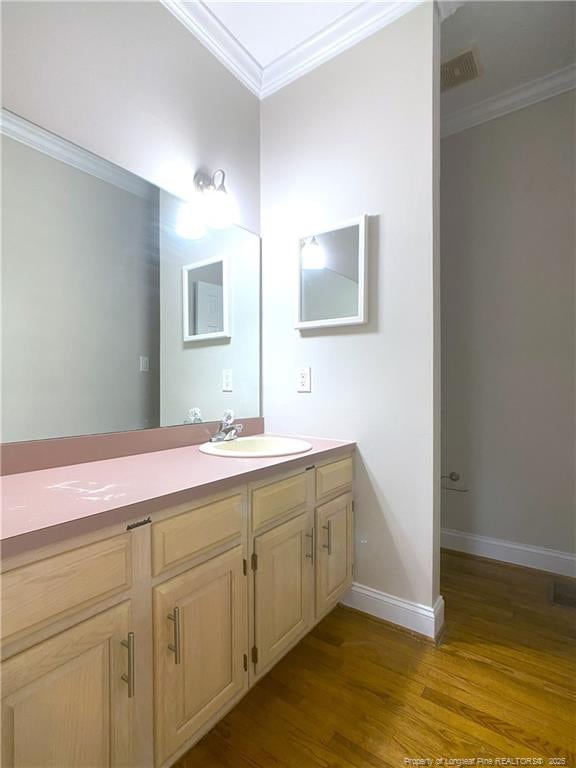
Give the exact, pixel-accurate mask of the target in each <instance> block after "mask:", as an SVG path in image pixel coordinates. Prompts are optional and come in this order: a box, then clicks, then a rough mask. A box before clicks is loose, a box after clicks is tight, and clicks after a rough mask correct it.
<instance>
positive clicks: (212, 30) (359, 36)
mask: <svg viewBox="0 0 576 768" xmlns="http://www.w3.org/2000/svg"><path fill="white" fill-rule="evenodd" d="M423 1H424V0H348V2H343V1H342V0H251V1H250V0H160V2H161V3H163V5H165V6H166V8H167V9H168V10H169V11H170V12H171V13H173V14H174V15H175V16H176V17H177V18H178V19H179V20H180V21H181V22H182V24H184V25H185V26H186V27H188V29H189V30H190V31H191V32H192V33H193V34H194V35H195V36H196V37H197V38H198V39H199V40H201V42H203V43H204V45H206V47H207V48H208V49H209V50H210V51H212V53H213V54H214V55H215V56H217V57H218V58H219V59H220V61H222V63H223V64H224V65H225V66H226V67H228V69H230V70H231V71H232V72H233V73H234V74H235V75H236V76H237V77H238V79H239V80H241V81H242V82H243V83H244V85H246V86H247V87H248V88H249V89H250V90H251V91H252V92H253V93H255V94H256V95H257V96H258V97H260V98H265V97H266V96H269V95H270V94H271V93H274V91H277V90H278V89H279V88H282V87H283V86H284V85H287V84H288V83H290V82H292V81H293V80H295V79H296V78H298V77H301V76H302V75H303V74H305V73H306V72H309V71H310V70H311V69H314V68H315V67H317V66H319V65H320V64H322V63H323V62H324V61H327V60H328V59H330V58H332V57H333V56H336V55H337V54H338V53H341V52H342V51H344V50H346V49H347V48H350V46H352V45H355V44H356V43H358V42H359V41H360V40H363V39H364V38H366V37H368V36H369V35H371V34H373V33H374V32H376V31H377V30H379V29H382V27H384V26H386V25H387V24H390V23H391V22H392V21H394V20H395V19H398V18H400V16H403V15H404V14H406V13H409V12H410V11H411V10H413V9H414V8H415V7H417V6H418V5H420V4H421V2H423Z"/></svg>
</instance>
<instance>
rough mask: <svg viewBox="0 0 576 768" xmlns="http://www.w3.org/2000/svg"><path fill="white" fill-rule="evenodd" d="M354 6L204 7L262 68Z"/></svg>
mask: <svg viewBox="0 0 576 768" xmlns="http://www.w3.org/2000/svg"><path fill="white" fill-rule="evenodd" d="M361 4H362V3H361V2H360V0H357V1H356V2H347V3H342V2H326V0H324V2H306V3H302V2H258V3H256V2H243V1H239V2H218V0H207V2H206V6H207V7H208V8H209V9H210V10H211V11H212V13H213V14H214V15H215V16H216V17H217V18H218V19H219V21H220V22H221V23H222V24H224V26H225V27H226V28H227V29H228V30H229V31H230V32H231V33H232V35H233V36H234V37H235V38H236V39H237V40H238V42H239V43H240V44H241V45H242V46H243V47H244V48H245V49H246V51H247V52H248V53H249V54H250V55H251V56H252V57H253V58H254V59H255V60H256V61H257V62H258V64H259V65H260V66H261V67H267V66H269V65H270V64H272V62H274V61H276V60H277V59H279V58H280V57H282V56H283V55H284V54H286V53H288V52H289V51H291V50H293V49H294V48H296V47H298V46H300V45H302V43H303V42H305V41H306V40H308V39H309V38H311V37H312V36H314V35H317V34H318V33H319V32H321V31H322V30H323V29H325V28H326V27H327V26H328V25H330V24H332V23H333V22H335V21H336V20H337V19H342V17H343V16H345V15H347V14H348V12H349V11H352V10H354V8H356V7H357V6H359V5H361Z"/></svg>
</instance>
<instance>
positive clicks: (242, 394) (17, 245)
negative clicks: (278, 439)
mask: <svg viewBox="0 0 576 768" xmlns="http://www.w3.org/2000/svg"><path fill="white" fill-rule="evenodd" d="M2 131H3V135H2V160H3V162H2V188H3V195H2V222H3V227H2V317H1V319H2V346H3V366H2V422H3V423H2V427H3V430H2V431H3V434H2V439H3V441H4V442H13V441H23V440H37V439H46V438H53V437H64V436H72V435H85V434H95V433H102V432H118V431H124V430H133V429H144V428H147V427H158V426H168V425H175V424H183V423H190V422H192V421H217V420H218V419H219V418H220V417H221V416H222V413H223V411H224V410H225V409H227V408H232V409H234V410H235V411H236V413H237V414H238V416H239V417H240V418H242V417H244V418H247V417H251V416H258V415H260V393H259V381H260V346H259V345H260V326H259V322H260V294H259V286H260V240H259V238H258V236H257V235H254V234H252V233H250V232H247V231H246V230H243V229H241V228H239V227H230V228H229V229H226V230H219V231H215V230H214V231H208V234H207V235H206V237H204V238H202V239H199V240H191V239H187V238H186V237H183V236H182V235H181V234H178V231H177V227H176V217H177V214H178V211H180V210H182V208H183V206H184V203H183V202H182V201H181V200H179V199H178V198H176V197H174V196H173V195H171V194H169V193H167V192H165V191H163V190H160V189H158V188H157V187H154V186H153V185H151V184H149V183H148V182H146V181H144V180H143V179H140V178H138V177H136V176H134V175H133V174H131V173H128V172H127V171H125V170H123V169H122V168H119V167H118V166H115V165H113V164H111V163H108V162H107V161H105V160H103V159H101V158H99V157H96V156H94V155H92V154H91V153H89V152H87V151H85V150H83V149H81V148H80V147H77V146H75V145H72V144H70V143H69V142H66V141H64V140H63V139H60V138H58V137H56V136H54V135H53V134H50V133H48V132H46V131H43V130H42V129H40V128H38V127H37V126H33V125H32V124H30V123H28V122H27V121H25V120H22V119H21V118H18V117H16V116H14V115H10V113H8V115H7V114H6V113H5V112H4V114H3V124H2ZM6 134H9V135H6ZM183 267H187V268H188V272H187V274H188V278H189V279H188V282H187V283H186V285H187V287H188V289H189V295H191V296H192V297H193V299H192V301H191V302H189V303H188V304H189V305H188V307H187V308H186V315H185V311H184V302H183V294H184V286H183V274H184V272H183ZM227 275H228V276H229V282H228V286H229V287H227V279H226V276H227ZM227 294H228V298H227V297H226V295H227ZM227 307H229V311H228V309H227ZM184 316H186V317H187V326H186V330H187V331H188V332H189V334H188V335H190V336H191V337H192V338H193V341H189V340H186V339H185V338H183V333H182V331H183V322H182V318H183V317H184ZM224 372H226V373H225V374H224ZM224 375H226V386H224V384H223V381H224Z"/></svg>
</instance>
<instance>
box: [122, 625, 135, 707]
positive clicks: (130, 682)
mask: <svg viewBox="0 0 576 768" xmlns="http://www.w3.org/2000/svg"><path fill="white" fill-rule="evenodd" d="M121 644H122V645H123V646H124V648H127V649H128V674H127V675H122V680H123V681H124V682H125V683H126V684H127V686H128V698H129V699H133V698H134V632H128V637H127V639H126V640H122V641H121Z"/></svg>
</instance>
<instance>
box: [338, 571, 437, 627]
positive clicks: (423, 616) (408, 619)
mask: <svg viewBox="0 0 576 768" xmlns="http://www.w3.org/2000/svg"><path fill="white" fill-rule="evenodd" d="M340 602H341V603H342V604H343V605H347V606H348V607H349V608H355V609H356V610H357V611H362V613H368V614H370V615H371V616H376V617H377V618H378V619H382V620H383V621H389V622H390V623H391V624H397V625H399V626H401V627H404V628H405V629H409V630H410V631H412V632H416V633H418V634H419V635H424V636H425V637H431V638H432V639H436V638H437V637H438V636H439V635H440V632H441V631H442V627H443V625H444V599H443V598H442V596H441V595H440V596H439V597H438V599H437V600H436V602H435V603H434V605H432V606H429V605H422V604H420V603H413V602H411V601H410V600H403V599H402V598H400V597H395V596H394V595H389V594H387V593H386V592H380V590H378V589H372V587H367V586H365V585H364V584H358V583H357V582H354V584H352V586H351V588H350V590H349V591H348V592H347V593H346V594H345V595H344V597H343V598H342V599H341V600H340Z"/></svg>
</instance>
